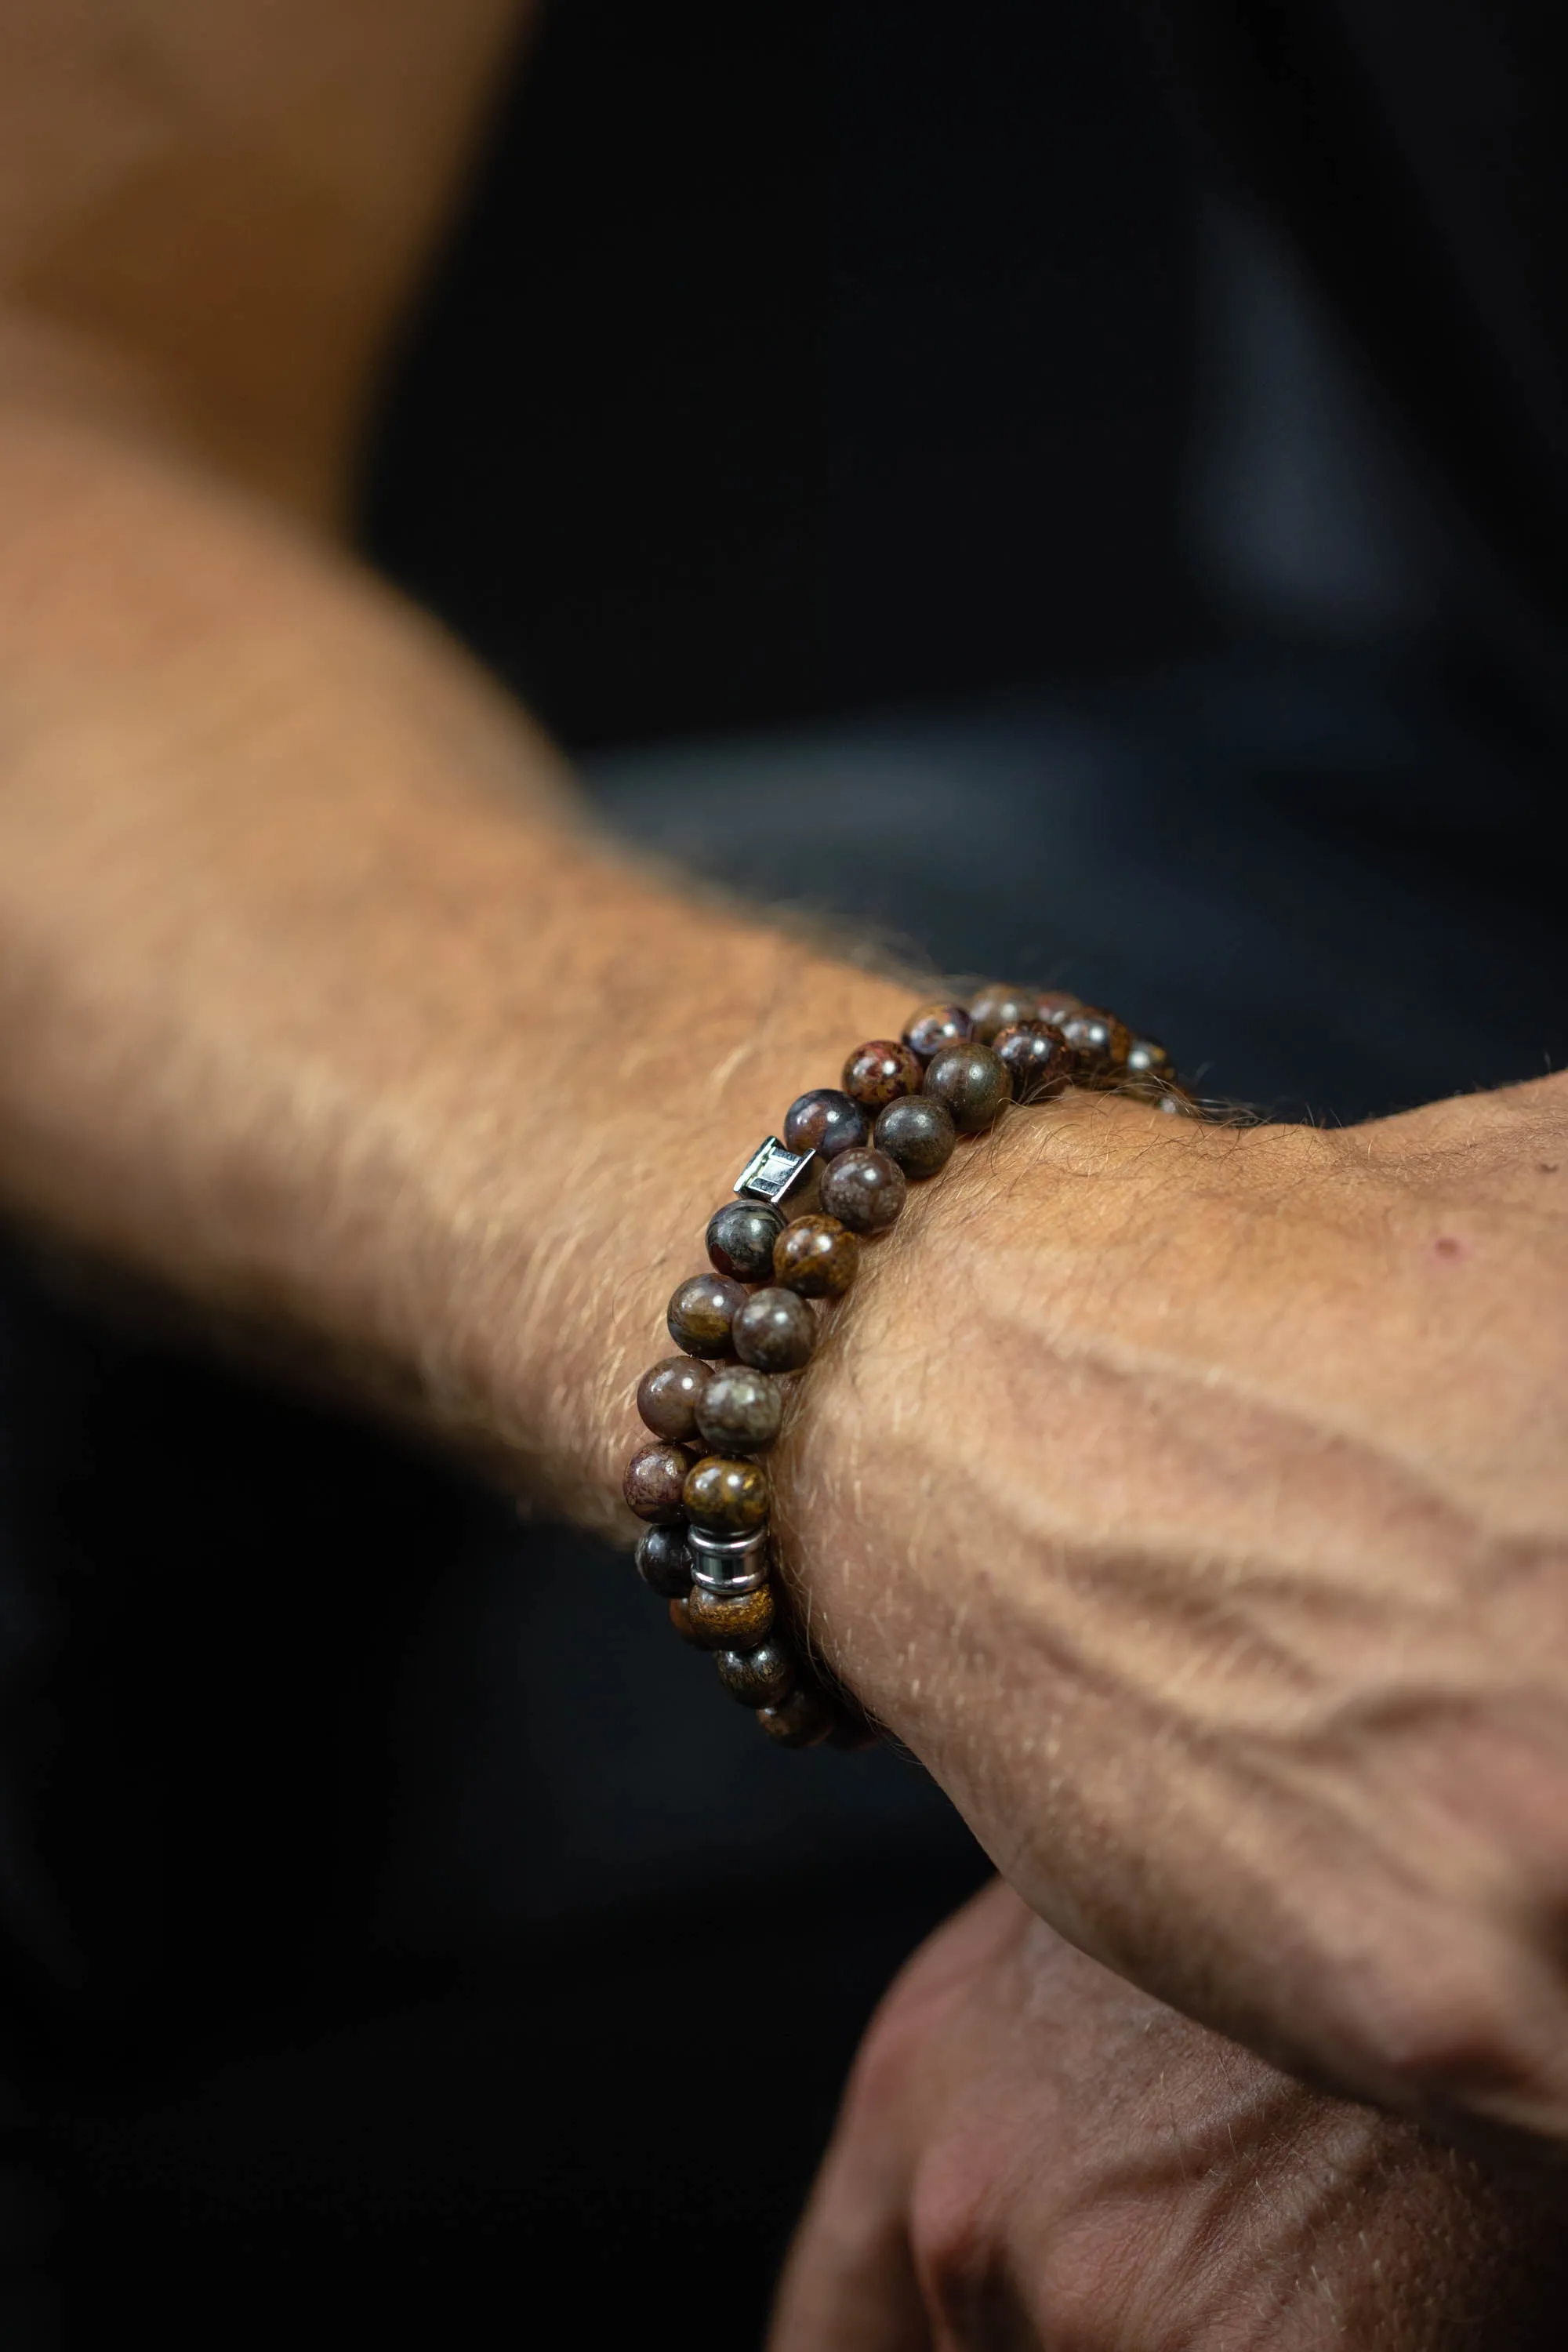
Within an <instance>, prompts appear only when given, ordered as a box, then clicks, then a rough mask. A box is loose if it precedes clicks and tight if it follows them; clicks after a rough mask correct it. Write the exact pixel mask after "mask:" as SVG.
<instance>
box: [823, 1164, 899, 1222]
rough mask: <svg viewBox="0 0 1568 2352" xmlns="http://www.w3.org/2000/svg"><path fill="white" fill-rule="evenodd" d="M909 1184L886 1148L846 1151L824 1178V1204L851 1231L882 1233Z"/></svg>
mask: <svg viewBox="0 0 1568 2352" xmlns="http://www.w3.org/2000/svg"><path fill="white" fill-rule="evenodd" d="M908 1189H909V1187H908V1186H907V1184H906V1183H905V1181H904V1171H903V1170H902V1169H901V1168H900V1166H899V1164H898V1162H897V1160H892V1159H889V1155H888V1154H887V1152H885V1151H868V1150H861V1151H844V1152H840V1154H839V1156H838V1158H837V1160H835V1161H834V1162H833V1165H832V1166H831V1168H829V1169H828V1170H826V1172H825V1174H824V1176H823V1179H822V1193H821V1199H822V1206H823V1209H824V1211H825V1213H826V1214H827V1215H828V1216H830V1217H837V1220H838V1222H839V1223H840V1224H841V1225H847V1226H848V1228H849V1230H850V1232H851V1233H852V1234H883V1233H886V1232H887V1230H888V1227H889V1225H890V1224H892V1223H894V1222H895V1220H896V1219H897V1217H898V1213H899V1211H900V1209H901V1208H902V1207H903V1205H904V1194H905V1192H907V1191H908Z"/></svg>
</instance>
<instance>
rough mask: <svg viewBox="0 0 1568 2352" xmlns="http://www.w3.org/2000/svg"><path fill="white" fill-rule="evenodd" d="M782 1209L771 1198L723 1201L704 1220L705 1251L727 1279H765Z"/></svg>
mask: <svg viewBox="0 0 1568 2352" xmlns="http://www.w3.org/2000/svg"><path fill="white" fill-rule="evenodd" d="M783 1231H784V1211H783V1210H782V1209H775V1208H774V1206H773V1202H771V1201H726V1202H725V1203H724V1205H723V1207H722V1208H721V1209H715V1210H714V1212H713V1214H712V1215H711V1216H710V1218H709V1220H708V1255H709V1257H710V1260H711V1261H712V1263H713V1265H715V1266H716V1267H717V1269H718V1271H719V1272H720V1273H721V1274H723V1275H727V1276H729V1277H730V1280H731V1282H765V1281H766V1280H767V1278H768V1276H769V1275H770V1274H771V1273H772V1272H773V1244H774V1243H775V1242H776V1241H777V1239H778V1237H779V1235H780V1234H782V1233H783Z"/></svg>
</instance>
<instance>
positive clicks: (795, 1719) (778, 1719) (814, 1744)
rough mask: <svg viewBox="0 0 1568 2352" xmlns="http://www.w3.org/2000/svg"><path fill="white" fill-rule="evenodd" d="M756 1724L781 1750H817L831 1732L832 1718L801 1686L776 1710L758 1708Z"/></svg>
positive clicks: (814, 1693)
mask: <svg viewBox="0 0 1568 2352" xmlns="http://www.w3.org/2000/svg"><path fill="white" fill-rule="evenodd" d="M757 1721H758V1722H759V1723H760V1724H761V1725H762V1727H763V1730H764V1731H765V1732H766V1733H767V1735H768V1738H770V1739H776V1740H777V1741H778V1744H779V1746H780V1747H781V1748H819V1747H820V1746H821V1745H822V1742H823V1741H824V1740H825V1739H826V1738H827V1735H828V1733H829V1732H830V1731H831V1730H832V1729H833V1725H834V1714H833V1709H832V1708H831V1707H830V1706H829V1705H828V1703H827V1701H826V1699H825V1698H824V1697H823V1696H822V1695H821V1693H820V1692H818V1691H814V1690H812V1689H811V1688H810V1687H809V1686H808V1685H806V1684H805V1683H803V1684H801V1685H800V1686H799V1688H798V1689H796V1690H792V1691H791V1693H790V1695H789V1696H788V1698H784V1699H780V1701H779V1702H778V1704H777V1706H763V1707H759V1708H758V1710H757Z"/></svg>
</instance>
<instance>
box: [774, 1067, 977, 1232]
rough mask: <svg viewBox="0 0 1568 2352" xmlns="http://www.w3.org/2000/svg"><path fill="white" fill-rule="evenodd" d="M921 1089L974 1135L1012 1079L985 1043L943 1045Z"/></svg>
mask: <svg viewBox="0 0 1568 2352" xmlns="http://www.w3.org/2000/svg"><path fill="white" fill-rule="evenodd" d="M925 1090H926V1092H927V1094H928V1095H931V1096H932V1097H934V1098H935V1100H936V1101H938V1102H940V1103H942V1105H943V1106H944V1107H945V1108H946V1110H947V1112H948V1115H949V1117H950V1118H952V1123H953V1125H954V1127H956V1128H957V1129H958V1131H959V1133H960V1135H978V1134H979V1133H980V1131H981V1129H983V1128H987V1127H989V1126H990V1124H991V1122H992V1120H993V1119H994V1118H995V1116H996V1114H997V1112H998V1111H999V1110H1000V1109H1001V1108H1002V1106H1003V1104H1004V1103H1005V1101H1006V1100H1007V1099H1008V1097H1009V1096H1010V1095H1011V1093H1012V1091H1013V1082H1012V1080H1011V1078H1009V1076H1007V1073H1006V1070H1005V1067H1004V1066H1003V1065H1002V1063H1001V1062H999V1061H998V1060H997V1058H996V1055H994V1053H993V1052H992V1050H991V1047H990V1046H989V1045H944V1046H943V1047H942V1051H941V1053H940V1054H938V1055H937V1056H936V1058H935V1060H934V1061H933V1062H932V1063H931V1067H930V1069H929V1070H928V1071H927V1072H926V1083H925ZM786 1230H787V1229H786Z"/></svg>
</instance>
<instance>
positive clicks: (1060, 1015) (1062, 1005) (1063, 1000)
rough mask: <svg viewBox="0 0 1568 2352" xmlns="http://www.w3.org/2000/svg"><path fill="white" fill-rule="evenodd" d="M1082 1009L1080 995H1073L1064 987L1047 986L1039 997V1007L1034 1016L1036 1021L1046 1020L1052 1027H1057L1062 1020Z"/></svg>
mask: <svg viewBox="0 0 1568 2352" xmlns="http://www.w3.org/2000/svg"><path fill="white" fill-rule="evenodd" d="M1082 1011H1083V999H1082V997H1081V996H1074V995H1073V994H1072V993H1071V992H1070V991H1069V990H1068V989H1065V988H1047V990H1046V991H1045V992H1044V994H1043V995H1042V996H1041V998H1040V1009H1039V1012H1038V1013H1037V1014H1036V1016H1035V1017H1036V1019H1037V1021H1048V1022H1049V1023H1050V1024H1051V1027H1052V1028H1053V1029H1059V1028H1060V1027H1061V1025H1062V1023H1063V1022H1064V1021H1070V1020H1071V1019H1072V1016H1073V1014H1074V1013H1081V1012H1082Z"/></svg>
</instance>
